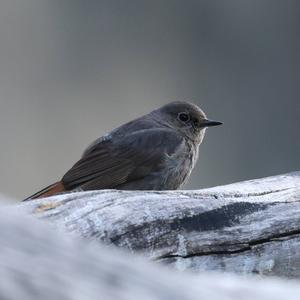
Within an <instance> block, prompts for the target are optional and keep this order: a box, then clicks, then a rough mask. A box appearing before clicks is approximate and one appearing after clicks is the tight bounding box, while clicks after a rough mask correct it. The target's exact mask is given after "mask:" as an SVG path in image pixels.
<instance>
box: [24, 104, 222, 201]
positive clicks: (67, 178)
mask: <svg viewBox="0 0 300 300" xmlns="http://www.w3.org/2000/svg"><path fill="white" fill-rule="evenodd" d="M222 124H223V123H222V122H218V121H213V120H210V119H208V118H207V117H206V114H205V113H204V112H203V110H201V109H200V108H199V107H198V106H197V105H196V104H193V103H190V102H186V101H175V102H170V103H168V104H165V105H163V106H161V107H160V108H157V109H155V110H153V111H151V112H150V113H148V114H146V115H144V116H141V117H139V118H137V119H134V120H132V121H130V122H128V123H126V124H123V125H121V126H120V127H118V128H116V129H114V130H112V131H111V132H110V133H107V134H105V135H104V136H102V137H100V138H98V139H96V140H95V141H94V142H93V143H92V144H91V145H90V146H88V148H87V149H86V150H85V151H84V153H83V154H82V156H81V158H80V159H79V160H78V161H77V162H76V163H75V164H74V165H73V166H72V167H71V169H69V170H68V171H67V172H66V173H65V175H64V176H63V177H62V179H61V180H59V181H57V182H55V183H53V184H51V185H49V186H47V187H46V188H44V189H42V190H41V191H38V192H37V193H35V194H33V195H31V196H30V197H28V198H26V199H24V200H23V201H27V200H33V199H38V198H44V197H49V196H53V195H56V194H60V193H65V192H68V191H70V192H76V191H89V190H102V189H117V190H176V189H179V188H181V187H182V186H183V185H184V184H185V183H186V182H187V180H188V178H189V177H190V175H191V172H192V170H193V168H194V166H195V164H196V161H197V159H198V150H199V146H200V144H201V143H202V141H203V138H204V135H205V132H206V129H207V128H208V127H212V126H218V125H222Z"/></svg>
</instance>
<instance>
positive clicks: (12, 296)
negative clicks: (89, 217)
mask: <svg viewBox="0 0 300 300" xmlns="http://www.w3.org/2000/svg"><path fill="white" fill-rule="evenodd" d="M86 204H87V203H86ZM92 205H93V204H92ZM46 225H48V224H43V223H42V222H40V221H38V220H34V219H33V218H30V217H29V216H24V215H23V214H21V213H20V212H18V213H17V212H15V211H12V209H11V208H9V207H2V206H0V228H1V231H0V278H1V280H0V299H7V300H19V299H22V300H34V299H36V300H40V299H43V300H53V299H65V300H89V299H105V300H128V299H139V300H148V299H153V300H155V299H161V300H163V299H174V300H196V299H203V300H211V299H214V300H229V299H230V300H239V299H243V300H253V299H256V300H269V299H272V300H282V299H286V298H287V299H289V300H297V299H299V294H300V287H299V285H298V283H292V282H288V281H283V280H280V281H279V280H274V279H273V280H270V279H269V280H267V279H265V280H258V279H254V278H252V279H251V278H248V279H245V278H244V279H241V278H238V277H236V276H233V275H224V274H219V275H218V274H202V275H201V274H200V275H198V276H195V275H192V274H180V273H174V272H173V271H170V270H167V269H165V268H162V267H161V266H156V265H154V264H153V265H152V264H150V263H149V262H145V261H144V260H142V259H141V258H139V257H137V256H131V255H128V254H125V253H121V252H120V251H117V250H116V249H110V248H107V247H100V245H97V244H90V243H86V242H85V241H83V240H77V239H74V238H72V239H71V237H70V236H66V235H65V234H62V233H59V232H55V231H54V230H53V229H50V227H49V226H46Z"/></svg>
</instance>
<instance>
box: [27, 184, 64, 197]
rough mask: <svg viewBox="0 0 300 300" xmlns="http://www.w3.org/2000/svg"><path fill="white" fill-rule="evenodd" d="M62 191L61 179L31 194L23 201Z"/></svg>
mask: <svg viewBox="0 0 300 300" xmlns="http://www.w3.org/2000/svg"><path fill="white" fill-rule="evenodd" d="M64 191H66V188H65V186H64V184H63V183H62V182H61V181H58V182H55V183H53V184H51V185H49V186H47V187H45V188H44V189H42V190H41V191H39V192H37V193H35V194H33V195H31V196H30V197H28V198H26V199H24V200H23V201H28V200H33V199H38V198H44V197H49V196H53V195H56V194H58V193H62V192H64Z"/></svg>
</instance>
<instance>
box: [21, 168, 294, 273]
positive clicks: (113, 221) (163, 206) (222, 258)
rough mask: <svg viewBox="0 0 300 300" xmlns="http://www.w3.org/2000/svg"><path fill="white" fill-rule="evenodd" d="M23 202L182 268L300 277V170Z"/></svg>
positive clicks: (74, 228)
mask: <svg viewBox="0 0 300 300" xmlns="http://www.w3.org/2000/svg"><path fill="white" fill-rule="evenodd" d="M21 209H22V210H26V211H27V212H30V213H35V214H36V215H37V216H39V217H40V218H43V219H48V220H49V221H51V222H52V223H53V224H54V225H55V226H56V227H58V228H64V229H66V230H67V231H70V232H74V233H76V234H78V235H79V236H81V237H85V238H88V239H90V240H98V241H101V242H105V243H108V244H110V243H112V244H114V245H117V246H119V247H124V248H127V249H129V250H130V251H131V252H142V253H143V254H144V255H146V256H147V257H149V258H151V259H153V260H157V261H161V262H164V263H166V264H170V265H172V266H174V267H175V268H176V269H180V270H185V269H192V270H197V271H200V270H201V271H203V270H221V271H231V272H237V273H244V274H249V273H259V274H269V275H277V276H286V277H300V251H299V249H300V172H294V173H290V174H285V175H279V176H274V177H269V178H263V179H258V180H251V181H245V182H240V183H236V184H231V185H227V186H220V187H216V188H211V189H204V190H199V191H166V192H153V191H152V192H145V191H115V190H102V191H93V192H81V193H70V194H63V195H59V196H56V197H51V198H45V199H41V200H34V201H29V202H26V203H24V204H22V205H21Z"/></svg>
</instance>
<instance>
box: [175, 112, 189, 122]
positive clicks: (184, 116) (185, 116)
mask: <svg viewBox="0 0 300 300" xmlns="http://www.w3.org/2000/svg"><path fill="white" fill-rule="evenodd" d="M178 119H179V120H180V121H181V122H185V123H186V122H188V121H189V120H190V116H189V114H187V113H185V112H181V113H179V114H178Z"/></svg>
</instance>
